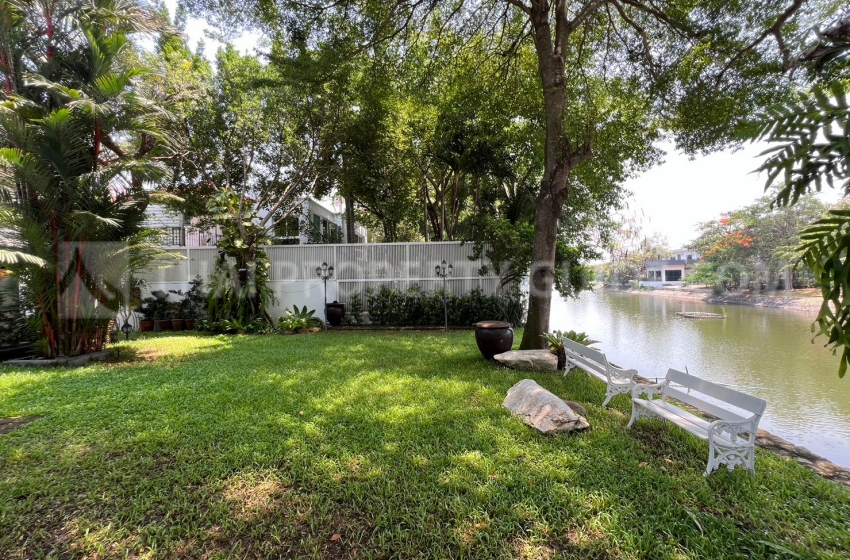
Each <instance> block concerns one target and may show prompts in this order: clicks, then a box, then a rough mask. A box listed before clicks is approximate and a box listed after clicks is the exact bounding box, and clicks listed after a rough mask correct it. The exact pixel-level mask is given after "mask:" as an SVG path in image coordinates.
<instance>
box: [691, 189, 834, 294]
mask: <svg viewBox="0 0 850 560" xmlns="http://www.w3.org/2000/svg"><path fill="white" fill-rule="evenodd" d="M774 200H775V197H773V196H765V197H762V198H760V199H759V200H757V201H756V202H755V203H754V204H751V205H748V206H746V207H744V208H741V209H738V210H735V211H732V212H727V213H725V214H724V215H723V216H722V217H721V218H720V219H717V220H712V221H709V222H705V223H703V224H700V229H701V232H700V235H699V237H697V239H696V240H695V241H694V242H693V243H691V247H692V248H693V249H695V250H696V251H698V252H699V253H700V255H702V257H701V259H700V262H699V263H698V265H697V268H696V271H695V273H694V274H693V275H692V276H691V277H690V280H691V281H693V282H704V283H706V284H712V285H714V286H717V287H719V288H725V289H736V288H738V287H740V286H741V284H742V280H743V279H744V278H745V277H746V279H747V283H748V284H749V285H751V287H754V288H757V289H763V288H770V289H775V288H776V286H777V285H778V282H779V279H780V277H782V272H784V271H787V274H785V280H784V281H785V282H786V283H789V282H792V280H793V279H792V275H791V272H792V270H793V269H794V267H796V266H797V265H798V264H799V262H800V259H801V255H800V254H799V252H798V251H797V250H796V247H797V245H798V244H799V243H800V231H801V230H803V229H804V228H805V227H806V226H808V225H809V224H811V223H812V222H813V221H815V220H817V219H819V218H821V217H823V216H824V215H825V214H826V212H827V210H828V209H829V207H828V206H827V205H826V204H824V203H823V202H821V201H820V200H818V199H817V198H816V197H815V196H813V195H805V196H803V197H801V198H800V199H799V200H798V203H797V204H796V205H794V206H785V207H778V206H775V205H774V204H773V201H774ZM786 288H787V289H790V288H791V286H786Z"/></svg>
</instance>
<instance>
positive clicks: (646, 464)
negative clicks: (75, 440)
mask: <svg viewBox="0 0 850 560" xmlns="http://www.w3.org/2000/svg"><path fill="white" fill-rule="evenodd" d="M647 466H649V463H647V462H646V461H641V462H640V464H639V465H638V468H640V469H642V468H644V467H647Z"/></svg>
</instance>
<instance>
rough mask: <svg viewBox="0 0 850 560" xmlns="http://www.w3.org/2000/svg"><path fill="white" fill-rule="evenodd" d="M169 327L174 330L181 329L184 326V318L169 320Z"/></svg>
mask: <svg viewBox="0 0 850 560" xmlns="http://www.w3.org/2000/svg"><path fill="white" fill-rule="evenodd" d="M171 328H172V329H174V330H175V331H182V330H184V329H185V328H186V320H185V319H172V320H171Z"/></svg>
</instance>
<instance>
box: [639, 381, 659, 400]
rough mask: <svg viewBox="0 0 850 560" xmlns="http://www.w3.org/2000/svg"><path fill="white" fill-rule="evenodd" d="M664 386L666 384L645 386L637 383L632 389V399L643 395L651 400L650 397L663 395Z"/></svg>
mask: <svg viewBox="0 0 850 560" xmlns="http://www.w3.org/2000/svg"><path fill="white" fill-rule="evenodd" d="M666 385H667V383H650V384H646V385H644V384H641V383H638V384H637V385H635V386H634V387H632V398H633V399H637V398H639V397H640V396H641V395H642V394H644V393H645V394H646V395H647V396H648V397H650V400H651V399H652V395H658V394H661V393H663V392H664V387H665V386H666Z"/></svg>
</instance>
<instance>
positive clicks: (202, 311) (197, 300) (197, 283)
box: [169, 276, 207, 331]
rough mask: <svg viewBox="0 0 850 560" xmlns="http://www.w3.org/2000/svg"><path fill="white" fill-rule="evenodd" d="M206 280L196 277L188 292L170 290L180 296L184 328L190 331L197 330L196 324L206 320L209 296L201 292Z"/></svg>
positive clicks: (180, 314) (180, 311) (180, 312)
mask: <svg viewBox="0 0 850 560" xmlns="http://www.w3.org/2000/svg"><path fill="white" fill-rule="evenodd" d="M203 283H204V280H203V278H201V277H200V276H195V278H194V280H192V281H191V282H190V284H191V286H192V287H191V288H189V291H188V292H184V291H183V290H169V292H170V293H172V294H174V295H177V296H179V297H180V298H181V299H180V302H179V304H178V305H179V316H180V317H181V318H182V319H183V320H184V328H185V329H186V330H188V331H193V330H195V322H196V321H201V320H203V319H205V318H206V316H207V312H206V308H207V294H206V293H205V292H204V291H203V290H201V286H202V285H203Z"/></svg>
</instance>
